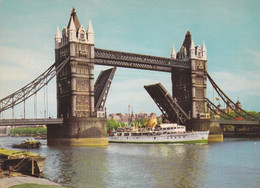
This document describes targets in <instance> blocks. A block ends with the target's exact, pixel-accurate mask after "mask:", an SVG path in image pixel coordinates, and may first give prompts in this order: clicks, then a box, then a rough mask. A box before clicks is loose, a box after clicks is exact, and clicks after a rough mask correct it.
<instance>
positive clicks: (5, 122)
mask: <svg viewBox="0 0 260 188" xmlns="http://www.w3.org/2000/svg"><path fill="white" fill-rule="evenodd" d="M62 123H63V118H57V119H56V118H45V119H41V118H36V119H0V126H32V125H57V124H62Z"/></svg>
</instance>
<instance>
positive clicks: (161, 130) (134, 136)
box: [108, 123, 209, 144]
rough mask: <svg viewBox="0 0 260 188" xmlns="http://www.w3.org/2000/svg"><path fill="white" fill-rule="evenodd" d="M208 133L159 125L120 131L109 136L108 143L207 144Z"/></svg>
mask: <svg viewBox="0 0 260 188" xmlns="http://www.w3.org/2000/svg"><path fill="white" fill-rule="evenodd" d="M208 135H209V131H192V132H186V127H185V126H182V125H177V124H172V123H171V124H170V123H169V124H161V125H160V126H156V127H153V128H143V129H122V130H120V131H115V132H112V134H110V135H109V138H108V140H109V142H110V143H147V144H159V143H207V142H208Z"/></svg>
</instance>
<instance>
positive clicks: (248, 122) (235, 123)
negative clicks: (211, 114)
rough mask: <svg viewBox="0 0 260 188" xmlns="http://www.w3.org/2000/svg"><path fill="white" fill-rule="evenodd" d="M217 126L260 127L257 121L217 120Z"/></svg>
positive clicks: (259, 121)
mask: <svg viewBox="0 0 260 188" xmlns="http://www.w3.org/2000/svg"><path fill="white" fill-rule="evenodd" d="M219 124H220V125H244V126H247V125H248V126H251V125H258V126H260V120H257V121H248V120H241V121H238V120H219Z"/></svg>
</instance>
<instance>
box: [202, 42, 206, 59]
mask: <svg viewBox="0 0 260 188" xmlns="http://www.w3.org/2000/svg"><path fill="white" fill-rule="evenodd" d="M201 51H202V57H203V58H204V59H207V49H206V45H205V42H204V41H203V42H202V47H201Z"/></svg>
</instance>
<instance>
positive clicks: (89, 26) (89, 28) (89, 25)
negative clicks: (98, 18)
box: [87, 20, 94, 33]
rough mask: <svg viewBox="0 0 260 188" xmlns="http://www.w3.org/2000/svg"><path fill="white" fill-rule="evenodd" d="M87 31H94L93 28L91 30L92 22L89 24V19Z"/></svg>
mask: <svg viewBox="0 0 260 188" xmlns="http://www.w3.org/2000/svg"><path fill="white" fill-rule="evenodd" d="M87 33H94V30H93V27H92V24H91V20H89V23H88V30H87Z"/></svg>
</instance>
